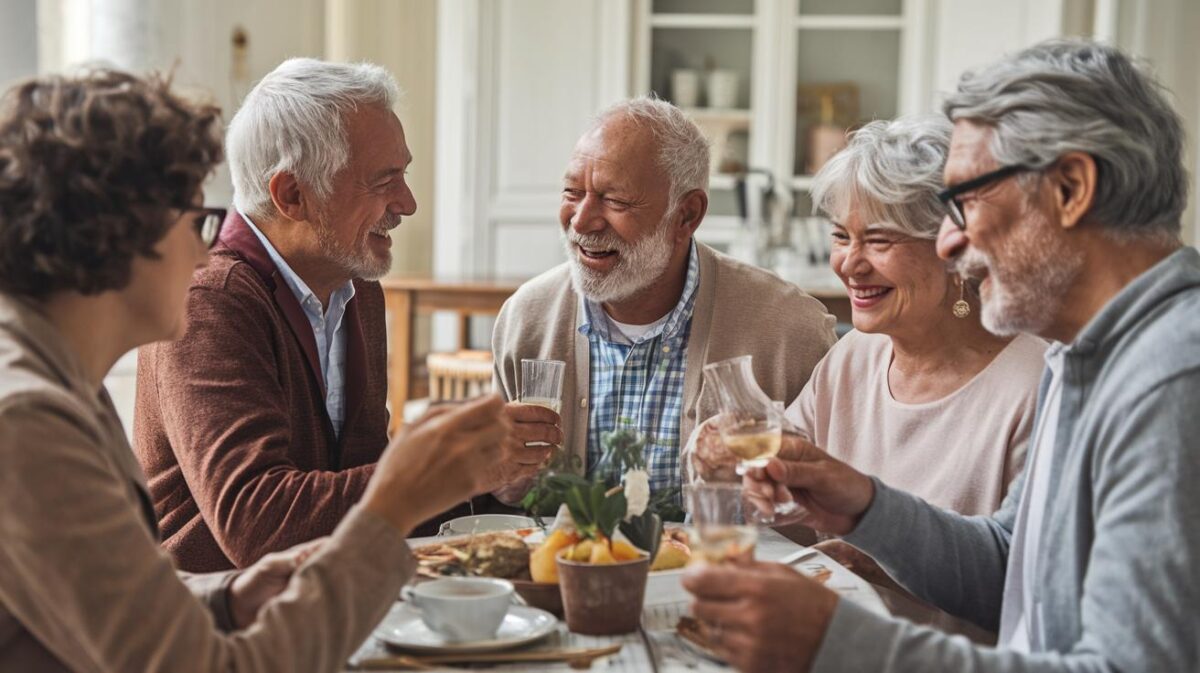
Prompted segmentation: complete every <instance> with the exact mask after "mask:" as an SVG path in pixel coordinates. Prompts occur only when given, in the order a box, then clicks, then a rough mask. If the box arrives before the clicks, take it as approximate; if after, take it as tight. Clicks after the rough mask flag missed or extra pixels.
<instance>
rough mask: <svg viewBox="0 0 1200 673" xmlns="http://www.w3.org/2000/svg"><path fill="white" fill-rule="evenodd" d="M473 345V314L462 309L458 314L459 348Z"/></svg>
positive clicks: (462, 348) (463, 348)
mask: <svg viewBox="0 0 1200 673" xmlns="http://www.w3.org/2000/svg"><path fill="white" fill-rule="evenodd" d="M470 347H471V314H470V313H467V312H466V311H461V312H460V313H459V314H458V350H460V351H462V350H466V349H468V348H470Z"/></svg>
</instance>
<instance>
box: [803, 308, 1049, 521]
mask: <svg viewBox="0 0 1200 673" xmlns="http://www.w3.org/2000/svg"><path fill="white" fill-rule="evenodd" d="M1045 350H1046V343H1045V342H1043V341H1042V340H1040V339H1038V338H1036V337H1031V336H1026V335H1022V336H1018V337H1017V338H1015V339H1013V341H1012V342H1011V343H1009V345H1008V346H1007V347H1005V349H1004V350H1003V351H1001V352H1000V353H999V354H998V355H997V356H996V357H995V359H994V360H992V362H991V363H990V364H989V365H988V366H987V367H985V368H984V369H983V371H981V372H979V373H978V374H976V375H975V377H974V378H972V379H971V380H970V381H969V382H968V383H967V384H966V385H964V386H963V387H961V388H959V389H958V390H956V391H955V392H953V393H951V394H949V395H947V396H946V397H943V398H942V399H940V400H937V401H936V402H928V403H924V404H903V403H901V402H897V401H896V400H895V399H894V398H893V397H892V394H891V391H890V389H889V386H888V378H887V375H888V368H889V366H890V364H891V360H892V340H891V338H890V337H888V336H886V335H882V334H863V333H861V332H857V331H854V332H850V333H849V334H847V335H846V336H845V337H843V338H842V339H841V340H840V341H838V343H837V344H835V345H834V347H833V348H832V349H831V350H830V351H829V353H828V354H827V355H826V356H825V359H823V360H822V361H821V362H820V364H818V365H817V368H816V369H815V370H814V371H813V374H812V378H810V379H809V381H808V384H807V385H806V386H805V387H804V390H803V391H802V392H801V393H800V396H799V397H798V398H796V401H795V402H793V403H792V405H791V406H790V407H789V408H788V410H787V416H788V418H789V419H791V420H792V421H793V422H795V423H796V424H797V425H799V426H800V428H801V429H803V430H805V431H807V432H808V434H809V435H810V436H811V437H812V439H813V440H814V441H815V442H816V444H817V446H820V447H821V448H823V449H825V450H826V451H828V452H829V453H830V454H831V455H833V456H835V457H837V458H838V459H840V460H843V461H845V462H847V463H849V464H850V465H852V466H853V467H854V468H855V469H858V470H860V471H862V472H865V473H866V474H869V475H873V476H876V477H879V478H880V479H882V480H883V481H884V483H886V484H888V485H889V486H893V487H896V488H900V489H902V490H905V491H908V492H909V493H913V494H914V495H917V496H920V497H921V498H924V499H925V500H926V501H928V502H930V503H932V504H934V505H938V506H940V507H945V508H948V509H952V510H954V511H956V512H960V513H962V514H991V513H992V512H993V511H995V510H996V509H997V508H999V506H1000V501H1001V500H1002V499H1003V498H1004V495H1005V493H1007V491H1008V485H1009V483H1011V482H1012V480H1013V478H1014V477H1016V476H1017V474H1018V473H1019V472H1020V470H1021V466H1022V464H1023V463H1024V461H1025V447H1026V443H1027V442H1028V440H1029V434H1030V431H1031V430H1032V428H1033V414H1034V408H1035V403H1036V397H1037V388H1038V383H1039V381H1040V380H1041V374H1042V369H1043V367H1044V365H1045V363H1044V361H1043V357H1042V354H1043V352H1044V351H1045Z"/></svg>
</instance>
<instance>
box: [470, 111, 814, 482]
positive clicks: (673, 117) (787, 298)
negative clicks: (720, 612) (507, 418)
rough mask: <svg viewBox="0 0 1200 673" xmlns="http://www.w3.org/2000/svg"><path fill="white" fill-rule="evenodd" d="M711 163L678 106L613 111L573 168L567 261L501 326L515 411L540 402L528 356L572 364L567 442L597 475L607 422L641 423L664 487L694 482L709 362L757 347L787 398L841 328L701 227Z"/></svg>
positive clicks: (497, 336) (761, 370) (656, 478)
mask: <svg viewBox="0 0 1200 673" xmlns="http://www.w3.org/2000/svg"><path fill="white" fill-rule="evenodd" d="M708 170H709V148H708V143H707V142H706V141H705V139H704V137H703V135H701V133H700V130H699V129H698V128H697V127H696V125H695V124H694V123H692V122H691V121H690V120H688V119H687V117H685V116H684V115H683V113H682V112H681V111H680V110H679V109H678V108H676V107H675V106H673V105H671V104H670V103H666V102H664V101H660V100H654V99H651V98H637V99H633V100H628V101H624V102H621V103H618V104H616V105H614V106H612V107H611V108H609V109H607V110H605V111H604V112H602V113H601V114H600V115H599V116H598V117H597V118H596V120H595V121H594V122H593V124H592V126H591V127H590V128H589V129H588V130H587V131H586V132H585V133H584V134H583V136H582V137H581V138H580V139H579V142H578V143H577V144H576V146H575V150H574V152H573V154H572V156H571V159H570V162H569V163H568V165H567V169H566V173H565V175H564V177H563V190H562V202H561V206H560V208H559V221H560V222H561V224H562V227H563V245H564V248H565V251H566V256H567V261H566V263H564V264H562V265H559V266H557V267H555V268H553V269H551V270H550V271H547V272H546V273H543V274H542V275H540V276H538V277H537V278H534V279H533V280H531V281H529V282H528V283H526V284H525V285H523V286H522V287H521V288H520V289H519V290H518V291H517V293H516V294H514V295H513V297H512V298H511V299H509V300H508V302H506V303H505V305H504V308H503V309H502V310H501V312H500V316H499V318H498V319H497V321H496V327H495V330H494V332H493V336H492V350H493V353H494V355H495V360H496V383H497V388H498V389H499V390H500V392H501V393H502V394H503V395H504V396H505V397H506V398H507V399H508V400H509V401H510V402H509V407H510V410H511V411H512V412H515V411H516V410H519V409H521V408H523V407H525V406H526V405H521V404H519V403H518V402H517V401H516V400H518V395H519V391H520V372H521V360H522V359H554V360H562V361H565V362H566V363H567V370H566V374H565V377H564V382H563V400H562V416H561V424H560V427H561V429H562V434H563V437H564V440H565V445H564V447H565V449H566V450H567V451H569V452H570V453H572V454H574V455H575V456H577V457H578V458H579V459H580V461H581V464H582V465H583V466H586V467H585V469H586V470H587V471H589V472H590V471H592V470H593V469H594V468H595V467H596V465H597V462H598V460H599V458H600V456H601V445H600V438H601V435H602V434H603V433H605V432H608V431H610V430H614V429H617V428H619V427H631V428H633V429H636V430H638V431H640V432H642V433H644V435H645V436H646V438H647V442H648V443H647V446H646V450H645V451H646V452H645V457H646V462H647V467H648V471H649V473H650V487H651V490H652V491H661V490H662V489H666V488H670V487H677V486H679V485H680V478H681V466H680V461H679V449H680V445H681V441H682V440H686V438H687V437H688V436H689V435H690V434H691V431H692V429H693V428H694V427H695V425H696V423H697V422H698V421H703V420H705V419H706V418H708V417H709V416H711V415H713V414H714V413H715V408H714V403H715V394H714V393H707V392H706V393H704V394H702V376H701V370H702V369H703V367H704V365H706V364H708V363H710V362H717V361H720V360H725V359H728V358H732V357H736V356H740V355H751V356H753V364H754V373H755V377H756V378H757V379H758V383H759V385H761V386H762V388H763V390H764V391H766V393H767V394H768V395H769V396H770V397H771V398H772V399H774V400H779V401H782V402H784V403H785V404H786V403H789V402H791V401H792V400H793V399H794V398H795V397H796V396H797V395H798V394H799V393H800V390H801V388H803V386H804V384H805V382H806V381H807V380H808V377H809V374H810V373H811V372H812V370H813V367H814V366H815V365H816V363H817V361H818V360H820V359H821V357H822V356H823V355H824V354H825V351H827V350H828V349H829V347H830V346H831V345H832V344H833V341H834V335H833V322H834V321H833V317H832V316H830V315H828V314H827V313H826V311H825V309H824V307H823V306H822V305H821V304H820V302H818V301H817V300H815V299H813V298H812V297H810V296H808V295H807V294H805V293H804V292H802V291H801V290H800V289H799V288H797V287H796V286H795V285H792V284H790V283H787V282H784V281H782V280H780V279H779V278H778V277H776V276H774V275H772V274H770V273H768V272H766V271H764V270H762V269H759V268H757V267H753V266H749V265H746V264H743V263H740V262H738V261H735V260H733V259H731V258H729V257H727V256H725V255H722V254H720V253H718V252H716V251H715V250H713V249H711V248H709V247H707V246H705V245H703V244H701V243H698V242H696V241H695V240H694V239H693V234H694V233H695V231H696V229H697V227H699V226H700V223H701V221H702V220H703V219H704V215H705V213H706V212H707V211H708ZM514 420H519V419H514ZM521 425H522V424H521V423H520V422H517V423H515V427H516V428H517V430H515V431H514V432H515V433H519V432H520V428H521ZM517 459H518V460H521V459H523V458H522V457H520V456H518V458H517ZM528 486H529V480H528V479H516V480H514V481H513V482H512V483H510V484H509V485H508V486H507V487H506V488H504V489H502V490H500V491H498V492H497V493H496V495H497V496H498V497H499V498H500V499H501V500H502V501H505V502H514V501H515V500H517V499H519V498H520V497H521V495H522V494H523V493H524V492H525V491H526V490H527V489H528Z"/></svg>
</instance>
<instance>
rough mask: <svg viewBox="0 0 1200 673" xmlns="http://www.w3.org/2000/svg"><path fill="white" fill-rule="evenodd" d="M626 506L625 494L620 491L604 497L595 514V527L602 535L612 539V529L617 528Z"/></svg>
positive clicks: (623, 516)
mask: <svg viewBox="0 0 1200 673" xmlns="http://www.w3.org/2000/svg"><path fill="white" fill-rule="evenodd" d="M627 507H628V505H627V503H626V502H625V494H624V493H622V492H620V491H617V492H616V493H614V494H612V495H610V496H607V497H605V498H604V501H603V502H602V503H601V505H600V509H599V513H598V514H597V516H596V527H597V528H599V529H600V532H601V533H603V534H604V537H606V538H608V539H610V540H611V539H612V536H613V531H615V530H616V529H617V524H619V523H621V519H623V518H625V510H626V509H627Z"/></svg>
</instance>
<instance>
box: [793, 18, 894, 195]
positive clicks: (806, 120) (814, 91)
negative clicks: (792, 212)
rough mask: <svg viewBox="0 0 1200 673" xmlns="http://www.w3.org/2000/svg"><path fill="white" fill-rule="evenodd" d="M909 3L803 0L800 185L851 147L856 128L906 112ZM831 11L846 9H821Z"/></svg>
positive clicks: (798, 100)
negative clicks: (904, 46) (904, 49)
mask: <svg viewBox="0 0 1200 673" xmlns="http://www.w3.org/2000/svg"><path fill="white" fill-rule="evenodd" d="M901 4H902V3H901V1H900V0H853V1H844V2H843V1H839V2H834V1H833V0H798V6H799V9H800V13H799V14H797V18H796V92H795V106H794V108H793V109H794V114H795V118H796V126H795V132H796V142H795V155H794V161H793V173H794V175H795V176H797V177H796V179H794V184H797V185H801V186H802V185H804V184H805V182H806V177H807V176H811V175H812V174H814V173H816V172H817V170H819V169H820V167H821V166H822V165H824V163H825V162H826V161H827V160H828V159H829V157H831V156H832V155H834V154H836V153H837V152H838V150H840V149H841V148H842V147H844V146H845V144H846V136H847V133H848V132H849V131H852V130H854V129H855V128H857V127H859V126H861V125H862V124H864V123H866V122H868V121H871V120H873V119H891V118H893V117H895V116H896V114H897V113H898V112H899V108H900V100H899V99H900V94H899V92H900V81H901V77H900V75H901V73H900V62H901V53H900V49H901V31H902V28H903V19H902V16H901V11H902V7H901ZM826 10H829V11H835V10H836V11H840V12H845V13H844V14H837V15H831V14H827V13H825V14H818V13H817V12H826ZM852 10H859V11H860V15H850V14H849V12H851V11H852ZM866 12H890V14H880V13H873V14H867V13H866Z"/></svg>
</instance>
